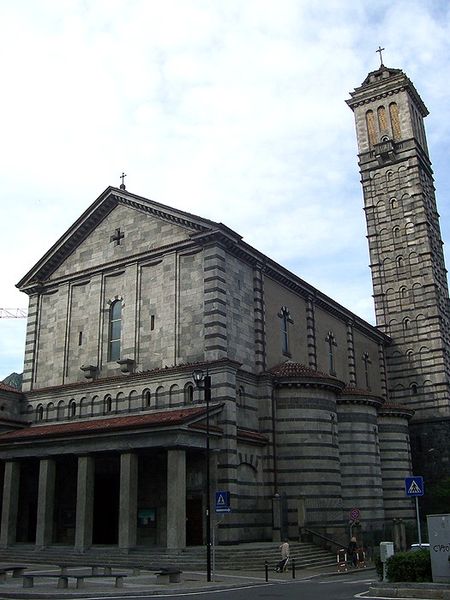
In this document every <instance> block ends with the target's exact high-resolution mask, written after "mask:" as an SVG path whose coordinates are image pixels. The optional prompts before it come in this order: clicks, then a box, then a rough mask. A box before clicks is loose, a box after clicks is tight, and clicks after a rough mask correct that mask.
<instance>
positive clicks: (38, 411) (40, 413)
mask: <svg viewBox="0 0 450 600" xmlns="http://www.w3.org/2000/svg"><path fill="white" fill-rule="evenodd" d="M43 418H44V407H43V406H42V404H38V406H37V408H36V421H42V420H43Z"/></svg>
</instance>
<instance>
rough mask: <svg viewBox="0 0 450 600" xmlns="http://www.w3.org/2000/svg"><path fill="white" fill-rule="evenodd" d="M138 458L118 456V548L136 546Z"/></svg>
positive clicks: (130, 454)
mask: <svg viewBox="0 0 450 600" xmlns="http://www.w3.org/2000/svg"><path fill="white" fill-rule="evenodd" d="M137 489H138V456H137V454H135V453H134V452H124V453H123V454H121V456H120V500H119V548H120V549H121V550H128V549H129V548H132V547H133V546H136V539H137V538H136V535H137Z"/></svg>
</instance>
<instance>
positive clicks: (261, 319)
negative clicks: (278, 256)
mask: <svg viewBox="0 0 450 600" xmlns="http://www.w3.org/2000/svg"><path fill="white" fill-rule="evenodd" d="M253 291H254V292H253V293H254V296H253V302H254V314H255V317H254V318H255V366H256V369H257V371H258V373H262V372H264V371H265V370H266V327H265V318H266V317H265V304H264V276H263V266H262V265H260V264H257V265H255V266H254V268H253Z"/></svg>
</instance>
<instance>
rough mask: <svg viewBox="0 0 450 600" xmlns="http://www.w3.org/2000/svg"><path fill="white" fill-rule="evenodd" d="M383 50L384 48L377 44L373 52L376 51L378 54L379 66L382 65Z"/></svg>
mask: <svg viewBox="0 0 450 600" xmlns="http://www.w3.org/2000/svg"><path fill="white" fill-rule="evenodd" d="M384 50H385V48H382V47H381V46H378V50H375V52H378V53H379V55H380V67H384V65H383V55H382V52H383V51H384Z"/></svg>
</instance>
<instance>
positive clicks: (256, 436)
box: [237, 427, 269, 445]
mask: <svg viewBox="0 0 450 600" xmlns="http://www.w3.org/2000/svg"><path fill="white" fill-rule="evenodd" d="M237 436H238V438H240V439H243V440H248V441H249V442H256V443H257V444H264V445H265V444H268V442H269V438H268V437H267V436H266V435H263V434H262V433H259V431H253V430H252V429H243V428H242V427H238V428H237Z"/></svg>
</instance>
